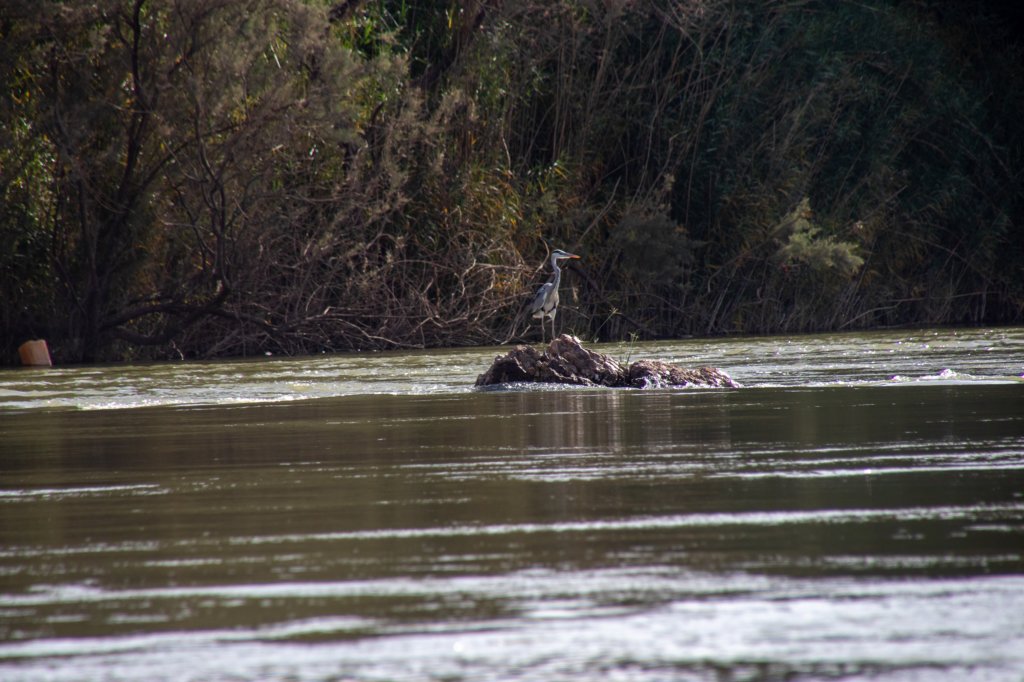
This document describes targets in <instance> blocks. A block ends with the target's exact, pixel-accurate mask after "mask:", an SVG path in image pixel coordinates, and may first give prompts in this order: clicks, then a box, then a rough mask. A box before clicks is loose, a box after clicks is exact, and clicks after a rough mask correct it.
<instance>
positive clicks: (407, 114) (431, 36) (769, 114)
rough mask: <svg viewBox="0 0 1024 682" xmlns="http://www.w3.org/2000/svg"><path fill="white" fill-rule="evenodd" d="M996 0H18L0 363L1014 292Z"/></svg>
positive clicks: (1014, 208) (733, 327) (1, 264)
mask: <svg viewBox="0 0 1024 682" xmlns="http://www.w3.org/2000/svg"><path fill="white" fill-rule="evenodd" d="M980 7H982V6H981V5H977V4H973V3H955V2H942V1H941V0H934V1H931V2H928V1H922V2H916V3H904V2H885V1H882V0H874V1H868V2H846V1H842V0H840V1H839V2H812V1H810V0H756V1H755V0H750V1H748V2H734V1H729V0H700V1H698V0H664V1H659V2H653V3H634V2H628V1H626V0H604V1H603V2H598V1H597V0H594V1H592V2H584V1H583V0H580V1H572V0H556V1H554V2H548V1H546V0H545V1H544V2H541V1H536V2H534V1H527V2H516V3H511V2H501V1H499V0H476V1H470V2H461V3H453V2H448V1H445V2H408V1H405V2H397V1H390V2H389V1H385V0H373V1H371V0H363V1H360V0H348V1H347V2H333V3H331V2H316V1H314V0H308V1H306V2H303V1H301V0H172V1H170V2H165V3H152V2H143V1H142V0H99V1H97V2H92V3H61V2H42V3H40V2H37V1H36V0H31V1H29V0H14V1H13V2H7V3H5V4H4V6H3V7H2V8H0V78H2V79H3V81H4V85H5V92H4V93H3V95H2V99H0V130H2V134H0V194H2V204H0V287H2V291H0V293H2V298H0V324H2V328H3V338H2V342H3V358H2V362H12V361H14V348H16V346H17V344H18V343H20V342H21V341H23V340H25V339H27V338H33V337H45V338H47V339H49V340H50V344H51V347H52V348H53V350H54V353H55V355H56V356H57V357H58V358H59V359H61V360H64V361H74V360H98V359H116V358H125V357H131V358H144V357H179V356H186V357H210V356H227V355H244V354H253V353H262V352H266V351H270V352H275V353H310V352H319V351H323V350H349V349H369V348H393V347H424V346H440V345H462V344H482V343H502V342H506V341H508V340H511V339H516V338H520V337H522V335H523V334H524V333H526V329H527V324H526V323H527V321H526V320H525V319H524V317H523V305H524V304H525V302H526V301H527V300H528V298H529V295H530V292H531V291H532V289H533V288H534V287H535V286H536V285H537V284H539V283H540V282H541V281H542V278H543V277H544V276H545V273H544V272H543V271H542V270H541V264H542V263H543V261H544V260H545V258H546V255H547V250H548V249H549V248H555V247H561V248H566V249H570V250H573V251H575V252H577V253H580V254H581V255H583V256H584V259H583V260H582V261H580V262H579V264H578V265H577V266H575V269H574V270H572V271H570V272H569V273H567V274H566V276H565V277H564V278H563V294H562V301H563V306H562V310H561V313H560V319H561V324H562V325H563V326H564V327H565V328H567V329H572V330H574V331H575V332H577V333H578V334H580V335H582V336H585V337H588V338H600V339H602V340H607V339H617V338H623V337H626V336H628V335H631V334H639V335H640V336H642V337H645V336H650V337H653V336H661V337H673V336H681V335H689V334H700V335H704V334H719V333H736V332H758V333H765V332H769V333H770V332H786V331H809V330H825V329H849V328H864V327H872V326H877V325H892V324H977V323H1019V322H1020V321H1021V320H1022V319H1024V230H1022V228H1021V217H1022V198H1024V197H1022V195H1024V190H1022V187H1024V182H1022V178H1021V172H1022V163H1021V161H1022V159H1021V153H1022V144H1021V140H1022V134H1024V132H1022V131H1024V129H1022V128H1021V126H1020V125H1019V120H1018V119H1019V113H1020V112H1021V111H1024V88H1022V87H1021V85H1022V80H1024V78H1022V74H1021V72H1020V70H1019V66H1018V65H1019V64H1020V63H1022V61H1021V59H1020V58H1021V54H1020V49H1019V43H1015V42H1014V40H1015V38H1014V36H1013V35H1012V34H1011V31H1010V29H1009V28H1008V27H1007V26H1005V25H1004V24H1002V23H1000V21H999V20H998V17H994V16H989V15H987V14H985V13H984V12H983V11H981V9H979V8H980ZM532 329H533V331H532V332H530V333H531V334H532V335H534V336H536V335H537V334H538V333H539V328H538V327H536V326H534V327H533V328H532Z"/></svg>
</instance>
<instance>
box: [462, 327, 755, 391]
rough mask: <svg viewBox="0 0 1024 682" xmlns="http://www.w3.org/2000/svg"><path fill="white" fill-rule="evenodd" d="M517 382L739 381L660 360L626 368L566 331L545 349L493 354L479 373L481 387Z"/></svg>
mask: <svg viewBox="0 0 1024 682" xmlns="http://www.w3.org/2000/svg"><path fill="white" fill-rule="evenodd" d="M518 382H532V383H554V384H571V385H574V386H611V387H632V388H656V387H667V386H711V387H720V388H735V387H738V386H739V384H738V383H736V382H735V381H733V380H732V378H731V377H730V376H729V375H728V374H726V373H725V372H723V371H722V370H720V369H716V368H714V367H700V368H698V369H683V368H681V367H677V366H676V365H670V364H668V363H666V362H660V361H658V360H637V361H636V362H634V363H632V364H631V365H629V366H628V367H624V366H623V365H622V364H621V363H620V362H618V361H617V360H615V359H614V358H612V357H610V356H608V355H604V354H603V353H595V352H594V351H591V350H587V349H586V348H584V347H583V344H582V343H580V340H579V339H577V338H576V337H575V336H569V335H568V334H562V335H561V336H559V337H558V338H557V339H555V340H553V341H552V342H551V344H550V345H548V347H547V349H546V350H544V351H543V352H542V351H540V350H538V349H537V348H535V347H533V346H516V347H515V348H513V349H512V350H510V351H509V352H508V353H505V354H504V355H499V356H498V357H496V358H494V362H493V363H492V364H491V366H490V368H489V369H488V370H487V371H486V372H484V373H483V374H481V375H480V376H479V377H477V380H476V385H477V386H492V385H495V384H507V383H518Z"/></svg>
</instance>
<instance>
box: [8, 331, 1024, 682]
mask: <svg viewBox="0 0 1024 682" xmlns="http://www.w3.org/2000/svg"><path fill="white" fill-rule="evenodd" d="M597 348H598V349H599V350H602V351H604V352H609V353H611V354H613V355H615V356H616V357H619V358H620V359H626V358H631V359H637V358H640V357H653V358H659V359H664V360H668V361H671V362H678V363H679V364H683V365H699V364H712V365H716V366H719V367H721V368H723V369H725V370H726V371H728V372H729V373H730V374H731V375H732V376H733V377H734V378H735V379H737V380H738V381H740V382H741V383H743V384H744V387H743V388H740V389H732V390H717V389H716V390H692V389H691V390H644V391H639V390H629V389H622V390H607V389H585V390H579V389H552V388H540V389H538V388H522V387H511V388H508V389H506V390H487V391H481V390H474V389H473V388H472V383H473V379H474V378H475V375H476V374H477V373H479V372H481V371H483V369H484V368H485V367H486V365H487V364H488V363H489V361H490V359H491V358H493V356H494V355H495V354H496V353H497V352H498V351H499V349H493V348H492V349H469V350H465V349H464V350H457V351H434V352H420V353H393V354H365V355H345V356H326V355H325V356H320V357H316V358H296V359H276V358H267V359H261V360H259V361H244V362H243V361H236V362H224V363H178V364H159V365H127V366H125V365H116V366H114V365H112V366H102V367H80V368H54V369H39V370H5V371H2V372H0V453H2V454H0V678H2V679H4V680H136V679H138V680H142V679H144V680H268V679H274V680H315V681H320V680H325V681H326V680H573V681H577V680H579V681H583V680H594V679H607V680H640V681H646V680H652V681H653V680H775V679H787V680H791V679H797V680H802V679H806V680H812V679H813V680H818V679H842V680H863V679H870V680H932V679H935V680H947V679H949V680H953V679H956V680H959V679H984V680H1007V681H1010V680H1014V681H1019V680H1021V679H1024V383H1022V381H1021V380H1020V375H1021V374H1022V373H1024V330H1022V329H996V330H991V329H976V330H923V331H915V332H905V331H904V332H885V333H874V334H846V335H826V336H809V337H789V338H754V339H727V340H717V341H680V342H663V343H655V344H636V345H632V346H631V345H616V346H597Z"/></svg>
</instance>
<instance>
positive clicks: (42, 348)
mask: <svg viewBox="0 0 1024 682" xmlns="http://www.w3.org/2000/svg"><path fill="white" fill-rule="evenodd" d="M18 355H19V356H20V357H21V364H23V365H27V366H29V367H53V362H52V361H51V360H50V349H49V348H48V347H47V346H46V340H45V339H33V340H32V341H26V342H25V343H23V344H21V345H20V346H18Z"/></svg>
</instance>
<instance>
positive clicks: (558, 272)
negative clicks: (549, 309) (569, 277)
mask: <svg viewBox="0 0 1024 682" xmlns="http://www.w3.org/2000/svg"><path fill="white" fill-rule="evenodd" d="M551 269H552V270H554V271H555V274H554V276H553V277H552V278H551V282H552V284H554V285H555V289H557V288H558V285H559V284H560V283H561V281H562V268H560V267H558V259H557V258H552V259H551Z"/></svg>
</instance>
